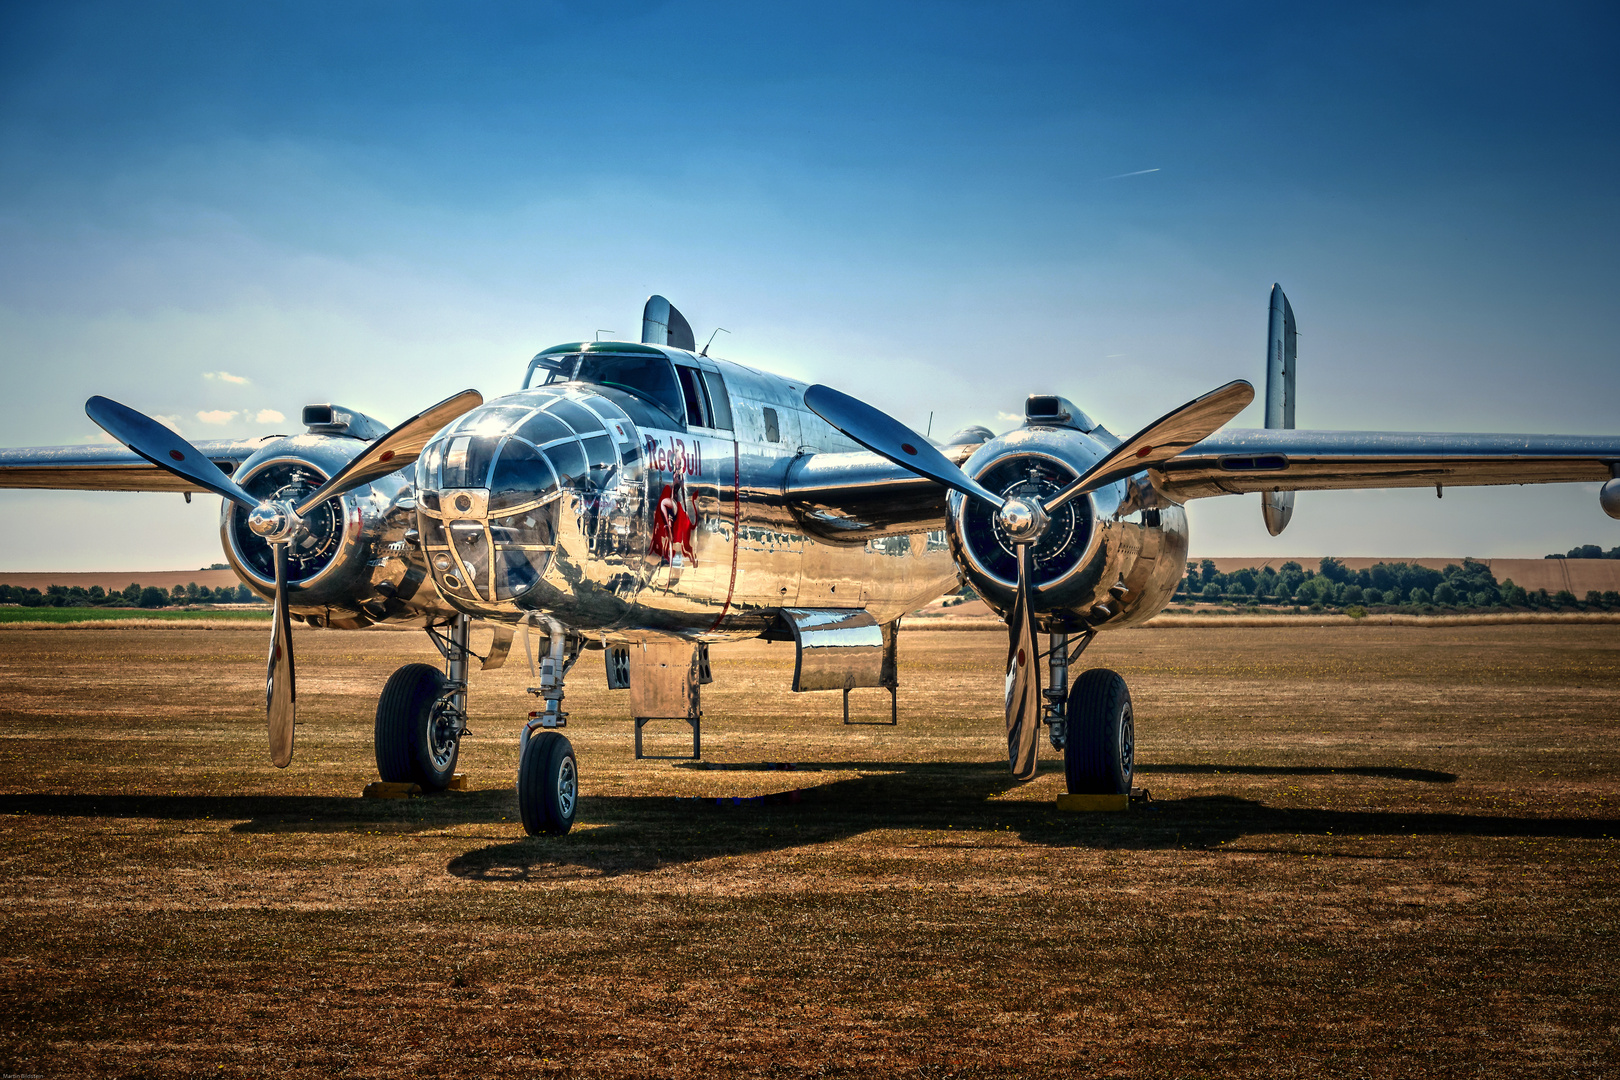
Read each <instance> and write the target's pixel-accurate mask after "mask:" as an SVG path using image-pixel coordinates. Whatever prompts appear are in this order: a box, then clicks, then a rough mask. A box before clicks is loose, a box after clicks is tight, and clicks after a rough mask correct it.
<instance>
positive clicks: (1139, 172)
mask: <svg viewBox="0 0 1620 1080" xmlns="http://www.w3.org/2000/svg"><path fill="white" fill-rule="evenodd" d="M1158 171H1159V170H1158V169H1137V170H1136V171H1135V172H1122V173H1119V174H1118V175H1116V176H1105V177H1103V179H1104V180H1123V179H1125V178H1126V177H1127V176H1146V175H1147V174H1148V173H1150V172H1158Z"/></svg>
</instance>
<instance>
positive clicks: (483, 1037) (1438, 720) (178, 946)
mask: <svg viewBox="0 0 1620 1080" xmlns="http://www.w3.org/2000/svg"><path fill="white" fill-rule="evenodd" d="M901 640H902V656H901V677H902V680H903V682H904V683H905V685H904V687H903V689H902V692H901V723H900V726H899V728H898V729H891V728H886V727H876V726H863V727H850V728H845V727H844V726H843V725H842V724H841V723H840V707H839V699H838V695H836V694H825V695H790V694H788V693H787V692H786V686H787V683H788V681H789V678H790V676H791V672H792V661H793V654H792V650H791V647H790V646H788V645H784V644H776V645H768V644H764V643H749V644H746V645H741V646H734V647H730V648H719V649H716V650H715V651H714V654H713V655H714V669H715V678H716V682H715V684H714V685H713V686H711V687H707V688H705V707H706V712H707V714H708V721H707V724H706V727H705V730H704V733H703V742H704V751H705V758H706V761H705V763H703V764H699V765H696V766H693V765H691V764H690V763H674V762H670V761H643V762H635V761H633V760H632V759H631V725H630V721H629V718H628V716H627V715H626V713H625V709H626V707H627V703H626V700H625V695H623V694H610V693H609V692H608V691H607V690H606V689H605V688H604V684H603V677H602V672H601V660H600V654H599V653H589V654H587V655H586V657H585V658H584V659H583V660H582V661H581V663H580V666H579V668H577V669H576V672H575V675H574V677H573V679H572V680H571V682H570V695H569V699H568V704H569V706H570V709H571V711H572V714H573V717H574V726H572V727H570V729H569V732H568V733H569V735H570V737H571V738H572V739H573V740H574V744H575V747H576V748H577V749H578V751H579V754H580V760H581V768H582V773H583V783H584V796H585V797H584V801H583V806H582V810H581V824H580V825H579V826H577V827H576V828H575V830H574V832H573V833H572V834H571V835H569V836H568V837H565V838H562V839H547V840H531V839H527V838H524V837H523V835H522V833H521V829H520V828H519V826H518V825H517V823H516V817H517V814H516V802H515V798H514V796H513V795H512V792H511V784H512V780H513V776H514V774H515V770H516V765H517V744H516V738H515V733H516V730H517V727H518V722H519V718H520V717H521V716H523V715H524V714H525V713H526V712H527V711H528V709H529V708H531V707H532V706H531V705H529V703H528V699H527V697H526V695H525V694H524V693H523V687H524V686H525V685H526V684H527V674H526V672H525V670H524V664H523V660H522V653H521V649H515V650H514V654H515V656H514V659H513V661H512V662H511V663H510V664H509V666H508V667H507V668H506V669H504V670H502V671H498V672H490V673H475V675H474V680H473V708H472V724H473V728H474V734H472V735H470V736H469V737H468V739H467V741H466V742H465V743H464V745H463V754H462V765H461V768H462V770H463V771H464V772H466V773H467V775H468V777H469V779H470V781H471V783H472V787H473V788H474V790H473V791H471V792H468V793H465V794H457V793H452V794H447V795H444V796H441V797H438V798H433V799H416V800H411V801H408V802H378V801H372V800H364V801H363V800H360V799H358V798H356V796H357V795H358V794H359V792H360V790H361V789H362V788H363V787H364V785H365V784H366V782H367V781H369V780H370V779H372V778H373V776H374V773H373V771H372V770H373V766H372V757H371V726H372V711H373V708H374V703H375V695H376V693H377V691H378V689H379V688H380V687H381V685H382V682H383V680H384V679H385V678H386V677H387V674H388V673H389V672H390V671H391V670H392V669H393V668H395V667H397V666H398V665H400V664H402V663H406V662H409V661H412V660H423V661H432V662H436V661H437V654H436V653H434V652H433V650H432V648H431V647H430V646H429V644H428V643H427V641H426V640H425V638H424V637H423V636H422V635H420V634H415V633H412V634H401V633H369V634H354V633H347V634H345V633H331V632H311V631H307V630H302V629H301V630H300V632H299V633H298V635H297V639H296V644H297V649H298V660H299V676H300V679H299V706H300V714H301V716H302V717H303V718H304V721H305V723H304V724H303V726H301V727H300V729H299V736H298V750H297V758H296V760H295V761H294V763H293V766H292V768H290V769H288V770H285V771H277V770H275V769H272V768H270V767H269V766H268V765H267V764H265V757H266V755H265V751H264V749H263V744H264V734H263V731H262V719H261V713H260V711H259V703H262V700H263V693H264V652H265V646H266V642H265V635H264V633H263V627H262V626H242V627H240V628H237V627H230V626H228V624H226V625H221V626H220V627H218V628H215V629H207V630H200V629H186V628H174V629H168V628H162V627H155V628H141V629H121V628H112V629H108V628H97V629H76V628H66V627H65V628H57V629H50V630H34V631H29V630H18V629H6V628H4V627H0V673H3V674H0V685H3V686H4V687H5V691H6V692H5V694H4V695H3V696H0V763H3V766H4V769H3V777H4V779H3V780H0V860H3V869H4V875H3V877H0V903H3V905H4V911H5V918H4V920H3V922H0V939H3V948H0V1006H3V1007H0V1072H5V1073H26V1074H37V1075H42V1076H46V1077H55V1076H68V1075H92V1076H101V1075H108V1076H112V1075H118V1076H125V1075H138V1076H160V1077H167V1076H198V1075H204V1074H206V1075H209V1076H272V1075H293V1076H309V1077H322V1076H383V1075H390V1076H391V1075H402V1074H407V1073H410V1074H415V1075H427V1076H436V1075H444V1076H457V1077H464V1076H534V1075H558V1076H578V1075H589V1076H603V1077H610V1076H612V1077H617V1076H649V1077H650V1076H681V1077H687V1076H690V1077H697V1076H712V1075H723V1074H737V1075H756V1076H770V1077H789V1076H890V1075H894V1076H927V1077H950V1076H1008V1075H1015V1076H1053V1077H1058V1076H1062V1077H1069V1076H1084V1075H1121V1076H1167V1077H1170V1076H1233V1075H1236V1076H1244V1075H1256V1076H1301V1075H1307V1076H1355V1077H1362V1076H1391V1077H1397V1076H1398V1077H1407V1076H1416V1075H1452V1074H1464V1073H1466V1074H1468V1075H1471V1076H1472V1075H1483V1076H1501V1077H1519V1076H1525V1075H1536V1076H1583V1077H1584V1076H1615V1075H1620V1066H1616V1065H1615V1062H1616V1061H1617V1060H1620V1046H1617V1044H1620V888H1617V886H1620V863H1617V859H1620V738H1617V735H1620V707H1617V704H1616V702H1617V694H1616V688H1617V686H1620V626H1616V625H1572V624H1564V625H1545V626H1488V625H1487V626H1450V627H1433V626H1430V627H1404V626H1385V627H1378V626H1366V625H1360V626H1348V627H1346V626H1333V627H1312V626H1309V625H1298V626H1287V627H1269V626H1251V627H1241V628H1231V629H1228V628H1207V627H1206V628H1165V629H1152V630H1144V631H1132V632H1125V633H1119V634H1113V635H1104V636H1103V637H1101V638H1099V639H1098V642H1097V643H1096V644H1095V645H1094V646H1093V647H1092V648H1091V650H1090V651H1089V652H1088V654H1087V656H1086V658H1085V662H1084V664H1083V666H1109V667H1113V668H1115V669H1117V670H1119V671H1121V672H1122V673H1124V674H1125V675H1126V677H1127V678H1128V679H1129V680H1130V683H1131V688H1132V692H1133V696H1134V698H1135V702H1136V708H1137V718H1138V719H1137V724H1138V747H1139V755H1140V758H1139V760H1140V762H1141V766H1140V771H1139V773H1138V783H1139V784H1140V785H1142V786H1146V787H1148V788H1150V789H1151V790H1152V794H1153V802H1152V803H1150V804H1149V805H1148V806H1147V807H1145V808H1142V809H1138V810H1133V811H1131V812H1130V813H1128V814H1125V815H1096V816H1080V815H1067V814H1060V813H1058V812H1056V811H1055V810H1054V809H1053V806H1052V799H1053V797H1054V796H1055V795H1057V794H1058V793H1059V792H1060V791H1061V789H1062V787H1061V785H1062V780H1061V775H1060V769H1059V767H1058V765H1057V763H1056V761H1055V758H1054V757H1053V755H1051V754H1050V752H1048V754H1047V760H1046V763H1045V765H1044V767H1043V773H1042V775H1041V776H1040V778H1039V779H1038V780H1036V781H1035V782H1033V783H1031V784H1029V785H1027V786H1023V787H1013V786H1012V785H1011V784H1009V782H1008V779H1007V776H1006V766H1005V756H1004V755H1005V751H1004V738H1003V736H1002V734H1001V733H1000V730H999V729H1000V728H1001V725H1002V721H1001V716H1000V713H1001V705H1000V689H1001V664H1002V660H1003V657H1004V651H1005V644H1004V642H1005V639H1004V637H1003V636H1002V635H1001V634H999V633H994V632H990V633H975V632H954V633H945V632H933V633H929V632H919V633H909V632H905V633H903V634H902V639H901ZM474 644H475V647H477V646H478V639H477V636H475V642H474ZM854 704H855V706H856V710H857V714H858V716H857V718H858V719H868V720H876V719H880V718H886V716H887V708H888V704H887V695H886V694H884V693H882V692H881V691H875V690H868V691H857V692H856V693H855V695H854ZM682 730H683V729H679V726H678V725H673V724H666V725H663V726H662V727H660V728H656V731H657V734H653V733H654V731H655V727H652V726H650V727H649V728H648V732H649V735H650V736H651V743H650V745H649V749H650V750H653V751H655V752H656V751H657V750H658V749H659V748H664V749H667V750H670V751H674V750H677V749H679V747H680V745H681V740H682V738H683V735H682ZM784 763H791V764H793V765H794V766H795V768H793V769H785V768H779V767H776V766H778V765H780V764H784ZM754 796H772V798H768V799H760V800H757V801H750V800H752V797H754ZM722 797H724V798H726V799H727V800H728V803H727V805H726V806H724V807H722V806H719V805H716V800H717V799H719V798H722ZM733 797H736V798H738V799H741V800H743V801H741V802H740V803H737V804H732V803H730V801H729V800H730V799H731V798H733Z"/></svg>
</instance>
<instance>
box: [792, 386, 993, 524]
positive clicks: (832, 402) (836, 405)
mask: <svg viewBox="0 0 1620 1080" xmlns="http://www.w3.org/2000/svg"><path fill="white" fill-rule="evenodd" d="M804 403H805V405H806V406H808V407H809V409H810V411H811V412H813V413H815V414H816V415H817V416H819V417H821V418H822V419H823V420H825V421H827V423H829V424H831V425H832V426H833V427H835V428H837V429H838V430H839V431H842V432H843V433H844V434H845V435H848V436H849V437H850V438H851V439H854V440H855V441H856V442H858V443H860V444H861V445H862V446H864V447H866V448H867V449H868V450H870V451H872V453H874V454H877V455H878V456H879V457H885V458H888V459H889V460H890V461H892V462H894V463H895V464H896V465H898V466H900V467H901V468H902V469H909V470H911V471H912V472H914V473H916V474H917V475H918V476H922V477H926V478H927V479H929V480H933V481H934V482H936V483H940V484H944V485H945V486H946V487H948V488H954V489H955V490H957V491H960V492H961V493H962V494H964V495H971V496H973V498H975V499H978V500H980V501H982V502H985V503H988V504H989V505H991V506H993V507H995V508H996V509H1000V508H1001V505H1002V504H1003V503H1004V502H1006V501H1007V500H1005V499H1003V498H1002V497H1001V496H1000V495H997V494H995V493H994V492H992V491H990V490H989V489H987V488H984V487H981V486H980V485H979V484H978V483H976V482H975V481H974V480H972V479H970V478H969V477H968V474H967V473H965V472H963V471H962V470H961V469H958V468H957V467H956V466H955V465H953V464H951V460H950V459H949V458H947V457H946V456H945V455H944V454H942V453H940V452H939V451H938V450H936V449H934V445H933V444H932V443H930V442H929V441H928V440H927V439H925V438H923V437H922V436H921V435H918V434H917V433H916V432H915V431H912V430H911V429H910V428H908V427H906V425H904V424H902V423H901V422H900V421H898V420H896V419H895V418H894V417H892V416H890V415H888V414H887V413H883V412H879V411H878V410H877V409H874V408H872V406H870V405H868V404H866V402H864V401H859V400H857V399H855V398H852V397H850V396H849V395H848V394H843V393H840V392H839V391H837V390H834V389H833V388H832V387H830V386H822V385H820V384H819V383H818V384H817V385H815V386H812V387H811V388H810V389H808V390H806V391H805V392H804Z"/></svg>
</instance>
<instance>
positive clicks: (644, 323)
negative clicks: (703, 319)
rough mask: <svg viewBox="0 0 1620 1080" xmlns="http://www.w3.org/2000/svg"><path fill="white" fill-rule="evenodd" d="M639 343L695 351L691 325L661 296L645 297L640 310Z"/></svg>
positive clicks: (695, 344)
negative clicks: (643, 304)
mask: <svg viewBox="0 0 1620 1080" xmlns="http://www.w3.org/2000/svg"><path fill="white" fill-rule="evenodd" d="M641 341H642V344H644V345H668V346H669V347H670V348H672V349H685V350H686V351H687V352H696V351H697V339H696V338H694V337H693V336H692V327H691V324H690V323H688V322H687V321H686V316H684V315H682V314H681V313H680V311H679V310H677V309H676V307H675V305H674V304H672V303H670V302H669V301H668V300H665V299H664V298H663V297H662V296H657V295H654V296H649V297H647V306H646V307H644V308H642V309H641Z"/></svg>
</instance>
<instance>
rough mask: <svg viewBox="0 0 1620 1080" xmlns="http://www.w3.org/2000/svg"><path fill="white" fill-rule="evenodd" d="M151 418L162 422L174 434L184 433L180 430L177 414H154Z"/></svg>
mask: <svg viewBox="0 0 1620 1080" xmlns="http://www.w3.org/2000/svg"><path fill="white" fill-rule="evenodd" d="M152 419H154V420H156V421H157V422H158V423H160V424H162V425H163V426H164V427H166V428H168V429H169V430H170V431H172V432H174V433H175V434H176V435H184V434H185V432H183V431H181V430H180V418H179V417H178V416H154V417H152Z"/></svg>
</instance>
